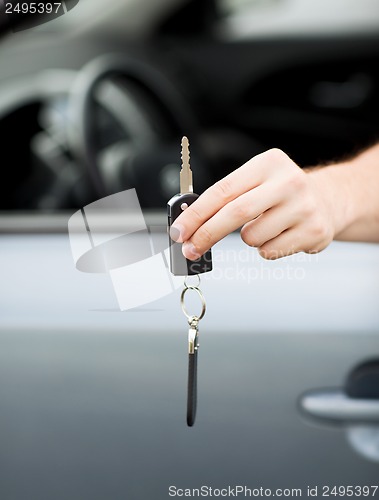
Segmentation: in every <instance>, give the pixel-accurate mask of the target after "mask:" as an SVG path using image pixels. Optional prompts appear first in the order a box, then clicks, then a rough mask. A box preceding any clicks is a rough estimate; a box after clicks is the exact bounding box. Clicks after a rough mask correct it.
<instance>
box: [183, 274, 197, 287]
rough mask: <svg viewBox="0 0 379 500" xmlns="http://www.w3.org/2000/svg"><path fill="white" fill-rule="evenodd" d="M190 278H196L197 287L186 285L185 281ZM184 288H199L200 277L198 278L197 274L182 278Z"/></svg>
mask: <svg viewBox="0 0 379 500" xmlns="http://www.w3.org/2000/svg"><path fill="white" fill-rule="evenodd" d="M192 277H193V278H197V285H189V284H188V283H187V280H188V279H189V278H192ZM184 286H185V287H186V288H191V287H194V288H199V286H200V276H199V275H198V274H195V275H193V276H186V277H185V278H184Z"/></svg>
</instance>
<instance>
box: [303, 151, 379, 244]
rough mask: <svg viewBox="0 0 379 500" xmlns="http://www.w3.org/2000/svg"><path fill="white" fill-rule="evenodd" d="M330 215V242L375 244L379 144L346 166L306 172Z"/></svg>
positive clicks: (377, 233) (378, 227) (378, 210)
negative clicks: (333, 229)
mask: <svg viewBox="0 0 379 500" xmlns="http://www.w3.org/2000/svg"><path fill="white" fill-rule="evenodd" d="M308 175H310V176H312V178H313V180H314V182H316V183H317V184H318V185H319V189H321V190H323V191H324V194H325V198H326V199H327V203H329V205H330V214H333V215H332V217H333V224H334V228H335V231H334V239H336V240H344V241H367V242H379V144H378V145H376V146H374V147H372V148H370V149H368V150H366V151H364V152H363V153H361V154H359V155H358V156H356V157H355V158H353V159H352V160H349V161H347V162H343V163H339V164H335V165H330V166H326V167H323V168H320V169H314V170H312V169H310V170H309V171H308Z"/></svg>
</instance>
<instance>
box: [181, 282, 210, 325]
mask: <svg viewBox="0 0 379 500" xmlns="http://www.w3.org/2000/svg"><path fill="white" fill-rule="evenodd" d="M188 290H194V291H196V293H197V294H198V296H199V297H200V300H201V313H200V315H199V316H194V315H193V314H189V313H188V311H187V308H186V305H185V302H184V298H185V295H186V293H187V291H188ZM180 304H181V306H182V311H183V313H184V315H185V316H186V318H187V319H188V320H193V318H196V319H197V321H200V320H201V319H202V318H203V317H204V314H205V311H206V309H207V305H206V302H205V297H204V295H203V293H202V291H201V290H200V289H199V288H197V287H196V286H186V287H185V288H184V290H183V291H182V294H181V296H180Z"/></svg>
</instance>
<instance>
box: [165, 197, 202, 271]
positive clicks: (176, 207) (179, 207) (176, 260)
mask: <svg viewBox="0 0 379 500" xmlns="http://www.w3.org/2000/svg"><path fill="white" fill-rule="evenodd" d="M198 197H199V195H197V194H195V193H185V194H176V195H175V196H173V197H172V198H171V200H170V201H169V202H168V204H167V211H168V229H169V231H170V228H171V226H172V224H173V223H174V221H175V220H176V219H177V218H178V217H179V215H180V214H181V213H182V212H183V210H185V209H186V208H187V207H189V206H190V205H191V204H192V203H193V202H194V201H195V200H196V199H197V198H198ZM169 239H170V271H171V273H172V274H173V275H174V276H192V275H194V274H202V273H207V272H209V271H212V251H211V250H208V251H207V252H206V253H205V254H204V255H202V256H201V257H200V259H197V260H193V261H192V260H188V259H186V258H185V257H184V255H183V253H182V243H176V242H175V241H174V240H173V239H171V237H170V233H169Z"/></svg>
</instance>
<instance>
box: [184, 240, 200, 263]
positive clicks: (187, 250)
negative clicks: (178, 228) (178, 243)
mask: <svg viewBox="0 0 379 500" xmlns="http://www.w3.org/2000/svg"><path fill="white" fill-rule="evenodd" d="M182 252H183V255H184V257H185V258H186V259H189V260H197V259H200V257H201V255H200V254H199V253H198V252H196V250H195V247H194V246H193V244H192V243H184V244H183V246H182Z"/></svg>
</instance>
